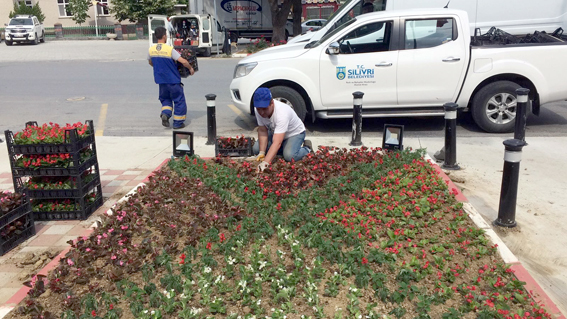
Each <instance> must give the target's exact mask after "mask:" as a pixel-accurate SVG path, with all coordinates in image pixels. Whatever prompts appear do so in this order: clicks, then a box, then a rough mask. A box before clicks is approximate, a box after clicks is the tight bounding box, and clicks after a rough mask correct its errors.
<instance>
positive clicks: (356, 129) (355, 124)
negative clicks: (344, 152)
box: [349, 91, 364, 146]
mask: <svg viewBox="0 0 567 319" xmlns="http://www.w3.org/2000/svg"><path fill="white" fill-rule="evenodd" d="M352 96H353V109H352V141H351V142H350V143H349V145H350V146H361V145H362V97H363V96H364V93H362V92H360V91H356V92H354V93H352Z"/></svg>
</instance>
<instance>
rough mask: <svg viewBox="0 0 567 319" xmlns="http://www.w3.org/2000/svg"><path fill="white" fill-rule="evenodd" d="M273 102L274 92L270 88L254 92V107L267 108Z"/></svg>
mask: <svg viewBox="0 0 567 319" xmlns="http://www.w3.org/2000/svg"><path fill="white" fill-rule="evenodd" d="M271 101H272V92H270V89H268V88H258V89H256V92H254V107H258V108H262V109H264V108H267V107H268V106H269V105H270V102H271Z"/></svg>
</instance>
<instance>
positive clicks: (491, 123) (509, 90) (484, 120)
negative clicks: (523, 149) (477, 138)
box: [472, 81, 520, 133]
mask: <svg viewBox="0 0 567 319" xmlns="http://www.w3.org/2000/svg"><path fill="white" fill-rule="evenodd" d="M519 88H520V85H518V84H517V83H514V82H511V81H497V82H493V83H490V84H488V85H486V86H485V87H483V88H482V89H480V90H479V91H478V92H477V93H476V94H475V96H474V98H473V105H472V117H473V119H474V121H475V123H476V124H477V125H478V126H479V127H480V128H481V129H483V130H484V131H486V132H489V133H510V132H513V131H514V124H515V121H516V89H519Z"/></svg>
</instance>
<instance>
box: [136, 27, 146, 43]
mask: <svg viewBox="0 0 567 319" xmlns="http://www.w3.org/2000/svg"><path fill="white" fill-rule="evenodd" d="M136 38H138V39H143V38H144V26H143V25H141V24H136Z"/></svg>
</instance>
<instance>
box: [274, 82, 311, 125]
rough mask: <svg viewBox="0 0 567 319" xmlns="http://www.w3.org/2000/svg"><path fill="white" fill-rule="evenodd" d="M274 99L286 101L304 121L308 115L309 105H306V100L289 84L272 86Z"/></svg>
mask: <svg viewBox="0 0 567 319" xmlns="http://www.w3.org/2000/svg"><path fill="white" fill-rule="evenodd" d="M270 91H271V92H272V97H273V98H274V100H278V101H280V102H282V103H285V104H287V105H289V106H291V108H292V109H293V110H294V111H295V113H296V114H297V116H298V117H299V119H300V120H301V121H302V122H304V121H305V116H306V115H307V107H305V100H303V97H302V96H301V94H299V93H297V91H296V90H294V89H292V88H290V87H287V86H274V87H271V88H270Z"/></svg>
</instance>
